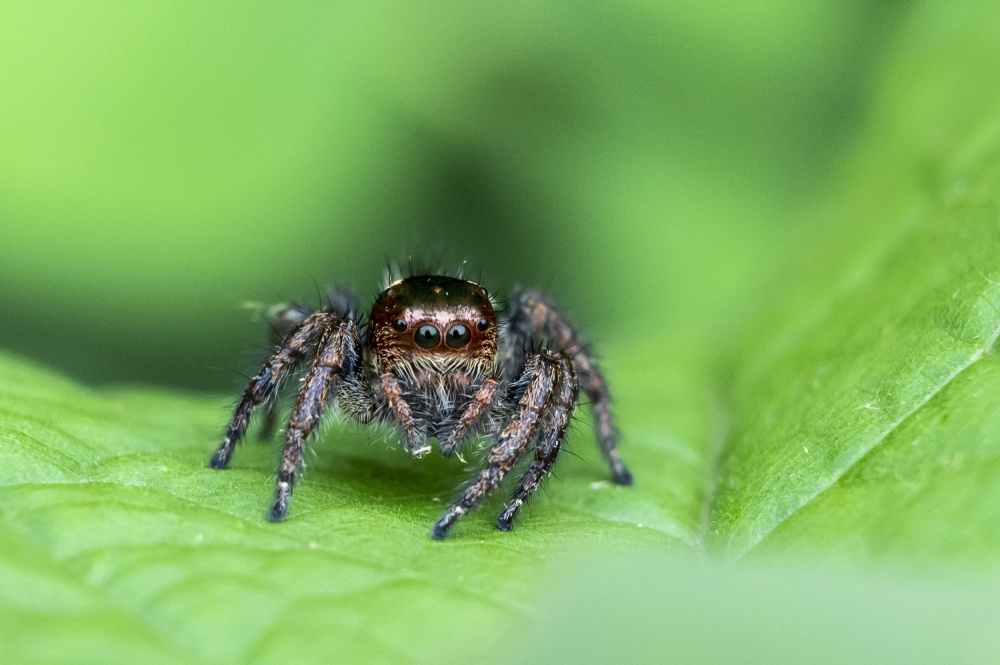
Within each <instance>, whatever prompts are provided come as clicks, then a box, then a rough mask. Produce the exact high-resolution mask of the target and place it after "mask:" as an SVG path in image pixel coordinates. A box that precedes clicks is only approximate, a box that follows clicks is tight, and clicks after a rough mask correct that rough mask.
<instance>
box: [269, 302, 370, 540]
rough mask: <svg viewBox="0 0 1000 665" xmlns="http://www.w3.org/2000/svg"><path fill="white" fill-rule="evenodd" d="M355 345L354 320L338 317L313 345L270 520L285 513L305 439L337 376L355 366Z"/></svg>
mask: <svg viewBox="0 0 1000 665" xmlns="http://www.w3.org/2000/svg"><path fill="white" fill-rule="evenodd" d="M357 344H358V337H357V326H356V324H355V323H354V321H353V320H351V319H342V318H339V317H338V320H337V322H336V323H334V324H332V325H330V326H329V327H327V329H326V330H325V331H324V332H323V334H322V335H321V337H320V340H319V343H318V344H317V345H316V350H315V351H314V352H313V359H312V367H311V368H310V369H309V373H308V374H307V375H306V377H305V379H304V380H303V382H302V389H301V390H300V391H299V396H298V398H297V399H296V401H295V406H294V407H293V408H292V415H291V418H290V419H289V421H288V429H287V430H286V431H285V448H284V450H283V451H282V453H281V462H280V463H279V465H278V482H277V487H276V488H275V491H274V502H273V503H272V504H271V510H270V513H269V518H270V520H271V521H272V522H279V521H281V520H283V519H285V515H287V514H288V504H289V501H290V500H291V497H292V490H293V489H294V487H295V477H296V474H297V473H298V471H299V469H300V468H301V467H302V456H303V454H304V453H305V448H306V440H307V439H308V438H309V436H310V435H311V434H312V433H313V432H315V431H316V428H317V426H318V425H319V422H320V419H321V418H322V417H323V409H324V407H325V405H326V403H327V402H328V401H329V400H330V398H331V397H332V392H333V389H334V385H335V383H336V381H337V378H338V377H341V376H342V375H343V374H350V373H351V372H353V371H354V370H355V368H356V367H357V360H358V353H357Z"/></svg>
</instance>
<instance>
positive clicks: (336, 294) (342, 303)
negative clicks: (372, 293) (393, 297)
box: [257, 286, 357, 441]
mask: <svg viewBox="0 0 1000 665" xmlns="http://www.w3.org/2000/svg"><path fill="white" fill-rule="evenodd" d="M320 300H321V309H323V310H324V311H327V312H333V313H334V314H338V315H340V316H342V317H344V318H351V319H353V318H354V317H355V312H356V310H357V296H356V295H355V293H354V289H352V288H350V287H347V286H338V287H332V288H323V289H322V292H321V293H320ZM315 311H316V310H314V309H313V308H312V307H311V306H310V305H308V304H305V303H294V302H293V303H291V304H288V303H280V304H277V305H274V306H273V307H271V308H269V309H268V310H267V313H266V315H265V318H266V319H267V323H268V325H270V326H271V331H270V334H269V335H268V337H269V340H270V343H271V346H272V347H274V348H275V349H280V348H281V345H282V341H283V340H284V339H285V338H286V337H287V336H288V335H289V334H290V333H291V332H292V331H293V330H295V328H297V327H298V326H300V325H302V322H303V321H305V320H306V318H307V317H308V316H309V315H311V314H313V313H314V312H315ZM278 411H279V404H278V400H277V395H274V397H273V398H271V399H269V400H268V401H267V403H266V404H265V405H264V414H263V416H262V418H261V423H260V429H259V430H258V433H257V437H258V438H259V439H260V440H261V441H270V440H271V439H272V438H274V433H275V431H276V430H277V428H278Z"/></svg>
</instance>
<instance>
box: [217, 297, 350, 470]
mask: <svg viewBox="0 0 1000 665" xmlns="http://www.w3.org/2000/svg"><path fill="white" fill-rule="evenodd" d="M334 318H336V315H335V314H333V313H331V312H315V313H313V314H311V315H309V316H308V317H306V318H305V320H303V321H302V323H301V324H299V326H298V327H297V328H296V329H295V330H294V331H292V332H291V333H290V334H289V335H288V336H287V337H286V338H285V340H284V342H282V344H281V348H280V349H278V350H277V351H275V352H274V355H272V356H271V357H270V358H269V359H268V361H267V362H266V363H264V367H263V368H262V369H261V370H260V372H259V373H258V374H257V376H255V377H254V378H253V379H251V380H250V385H248V386H247V388H246V390H245V391H244V392H243V397H241V398H240V403H239V405H237V407H236V412H235V413H234V414H233V418H232V420H230V421H229V427H228V428H227V429H226V436H225V438H224V439H223V441H222V445H220V446H219V449H218V450H216V451H215V454H214V455H213V456H212V459H211V460H210V461H209V466H211V467H212V468H213V469H225V468H226V466H228V464H229V460H230V459H232V456H233V450H234V449H235V448H236V444H237V443H238V442H239V441H240V439H242V438H243V435H244V434H246V431H247V426H248V425H249V424H250V415H251V414H252V413H253V410H254V409H255V408H256V407H257V406H259V405H260V404H262V403H264V402H266V401H268V400H270V399H271V398H273V397H274V394H275V392H276V390H277V388H278V384H279V383H281V380H282V379H283V378H284V377H285V376H286V375H287V374H288V373H289V372H290V371H291V370H292V368H294V367H295V365H296V364H297V363H298V361H299V360H301V359H302V357H303V356H304V355H305V354H306V353H308V352H309V351H311V350H312V349H313V347H314V346H315V345H316V339H317V338H318V337H319V335H320V333H321V332H322V331H323V330H324V328H325V326H326V324H328V323H329V322H330V321H331V320H332V319H334Z"/></svg>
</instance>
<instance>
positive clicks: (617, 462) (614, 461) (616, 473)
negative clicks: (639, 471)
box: [608, 454, 634, 486]
mask: <svg viewBox="0 0 1000 665" xmlns="http://www.w3.org/2000/svg"><path fill="white" fill-rule="evenodd" d="M608 463H609V464H610V466H611V480H612V482H614V483H615V484H616V485H626V486H628V485H632V484H633V483H634V480H633V478H632V472H631V471H629V470H628V467H627V466H625V462H623V461H622V458H620V457H618V455H617V454H615V455H612V456H610V459H609V460H608Z"/></svg>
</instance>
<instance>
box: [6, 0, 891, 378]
mask: <svg viewBox="0 0 1000 665" xmlns="http://www.w3.org/2000/svg"><path fill="white" fill-rule="evenodd" d="M906 7H907V5H906V4H905V3H865V2H860V1H857V0H854V1H845V2H836V3H834V2H820V1H818V0H817V1H813V2H790V1H787V0H773V1H770V2H759V3H740V2H726V3H701V2H695V1H693V0H690V1H687V2H672V3H666V2H665V3H655V2H641V1H632V2H626V3H615V4H613V5H608V4H607V3H597V2H584V3H569V2H555V3H535V2H509V3H503V4H501V5H497V6H489V7H477V6H474V5H469V4H468V3H459V2H430V3H420V4H419V5H414V6H412V7H399V6H396V5H395V4H394V3H383V2H353V3H352V2H336V3H328V2H305V3H296V4H295V5H294V6H281V5H274V4H273V3H262V2H251V3H247V2H213V3H196V2H171V3H165V2H146V3H141V4H139V5H136V4H134V3H126V2H115V1H111V0H108V1H93V0H89V1H87V2H80V3H73V4H72V6H67V5H66V4H65V3H59V2H36V1H32V2H21V1H16V0H14V1H11V2H5V3H3V5H2V7H0V72H2V73H0V154H2V155H3V158H2V159H0V225H2V227H0V230H2V236H3V242H2V243H0V311H2V312H3V319H2V321H3V323H2V326H0V345H2V346H3V347H5V348H8V349H13V350H16V351H20V352H22V353H25V354H28V355H30V356H33V357H37V358H39V359H42V360H44V361H47V362H49V363H52V364H55V365H57V366H59V367H62V368H64V369H66V370H68V371H71V372H72V373H73V374H75V375H77V376H79V377H81V378H84V379H86V380H89V381H108V380H116V381H121V380H127V381H142V382H153V383H173V384H178V385H183V386H189V387H198V388H210V389H224V390H232V389H234V387H235V386H236V385H237V384H238V383H239V381H240V380H241V379H240V378H239V376H238V372H239V371H247V370H249V369H250V368H251V367H252V366H253V364H254V362H255V361H256V359H257V357H258V355H259V354H258V349H259V347H260V346H261V344H262V339H263V328H264V326H263V323H262V322H261V321H260V318H259V316H258V315H257V314H256V313H255V312H254V311H252V310H247V309H244V307H243V306H244V303H247V302H265V303H270V302H276V301H283V300H290V299H306V298H311V297H313V298H314V296H313V295H312V294H314V293H315V292H316V287H315V283H321V284H323V283H327V282H351V283H356V284H358V285H359V287H360V288H361V290H362V293H363V294H364V295H367V294H368V293H370V292H371V291H372V290H373V289H375V288H376V287H377V285H378V282H379V279H380V276H381V271H382V269H383V266H384V265H385V262H386V260H400V261H405V260H406V258H407V257H408V256H410V255H413V256H414V257H415V258H417V259H428V258H429V259H430V260H432V261H445V262H450V263H451V264H452V265H455V264H457V263H460V262H461V261H467V262H468V266H469V269H470V272H472V274H477V275H478V274H479V273H480V271H482V274H483V279H484V281H485V282H486V283H487V285H488V286H489V287H491V288H492V289H493V290H494V291H496V292H498V293H499V294H500V295H501V296H502V295H503V293H504V292H505V291H506V290H507V289H508V288H509V287H510V285H511V284H513V283H515V282H527V283H531V284H535V285H538V286H541V287H544V288H547V289H549V290H551V291H553V292H554V293H555V294H556V295H557V296H558V297H559V298H560V299H561V300H563V301H564V302H565V303H566V304H567V305H568V306H569V307H570V308H571V310H572V311H573V312H574V313H575V315H576V316H577V318H578V319H579V320H581V321H582V322H584V323H585V324H586V327H587V328H588V329H589V330H591V331H592V332H593V336H594V337H596V338H597V339H600V340H611V341H613V340H615V339H616V338H627V337H629V336H631V335H633V334H635V332H636V331H637V329H638V330H639V331H640V332H643V333H651V334H653V335H654V338H655V337H658V336H663V337H664V338H666V337H667V336H669V335H670V334H673V333H679V334H682V335H687V336H691V337H695V338H698V337H705V336H708V337H711V338H713V341H716V340H717V338H718V337H719V336H720V335H721V334H726V333H727V332H728V331H729V330H731V329H733V328H739V327H740V326H741V323H740V322H741V321H742V319H741V313H742V312H743V311H745V310H746V309H747V307H746V305H747V304H748V301H749V302H750V303H752V302H753V301H754V300H755V299H756V298H758V297H759V290H760V288H761V287H762V285H766V284H768V283H769V281H770V280H772V279H774V277H775V275H776V274H779V273H780V268H781V266H783V265H784V264H785V263H787V260H788V258H789V257H792V256H794V255H795V254H796V253H797V248H798V247H800V246H801V243H803V242H805V241H806V240H805V239H808V238H809V237H811V233H812V227H813V226H815V224H813V223H808V222H805V221H804V220H805V219H806V217H805V216H804V215H802V214H801V213H802V210H803V209H805V208H807V207H808V206H809V205H810V203H811V201H812V200H813V199H814V198H815V196H816V195H817V193H819V192H821V191H822V190H823V187H824V184H823V183H825V182H827V181H828V179H829V176H830V174H831V173H832V172H835V170H836V165H837V164H838V163H840V161H842V159H843V157H844V155H847V154H849V153H850V150H851V146H852V145H853V144H854V142H855V141H856V140H857V137H858V135H859V132H860V130H861V129H862V127H863V125H864V123H863V118H865V117H866V114H867V113H868V109H869V107H870V104H871V102H870V95H869V91H870V90H871V88H872V86H873V82H874V80H875V79H876V77H877V76H878V75H879V72H880V66H881V63H882V61H883V59H884V54H885V52H886V49H887V48H888V45H889V44H890V43H891V39H892V36H893V34H894V33H895V31H896V30H897V29H898V26H899V25H900V23H901V21H902V20H903V19H905V17H906V12H905V11H904V10H905V9H906ZM611 341H609V342H608V343H609V344H610V343H611Z"/></svg>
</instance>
